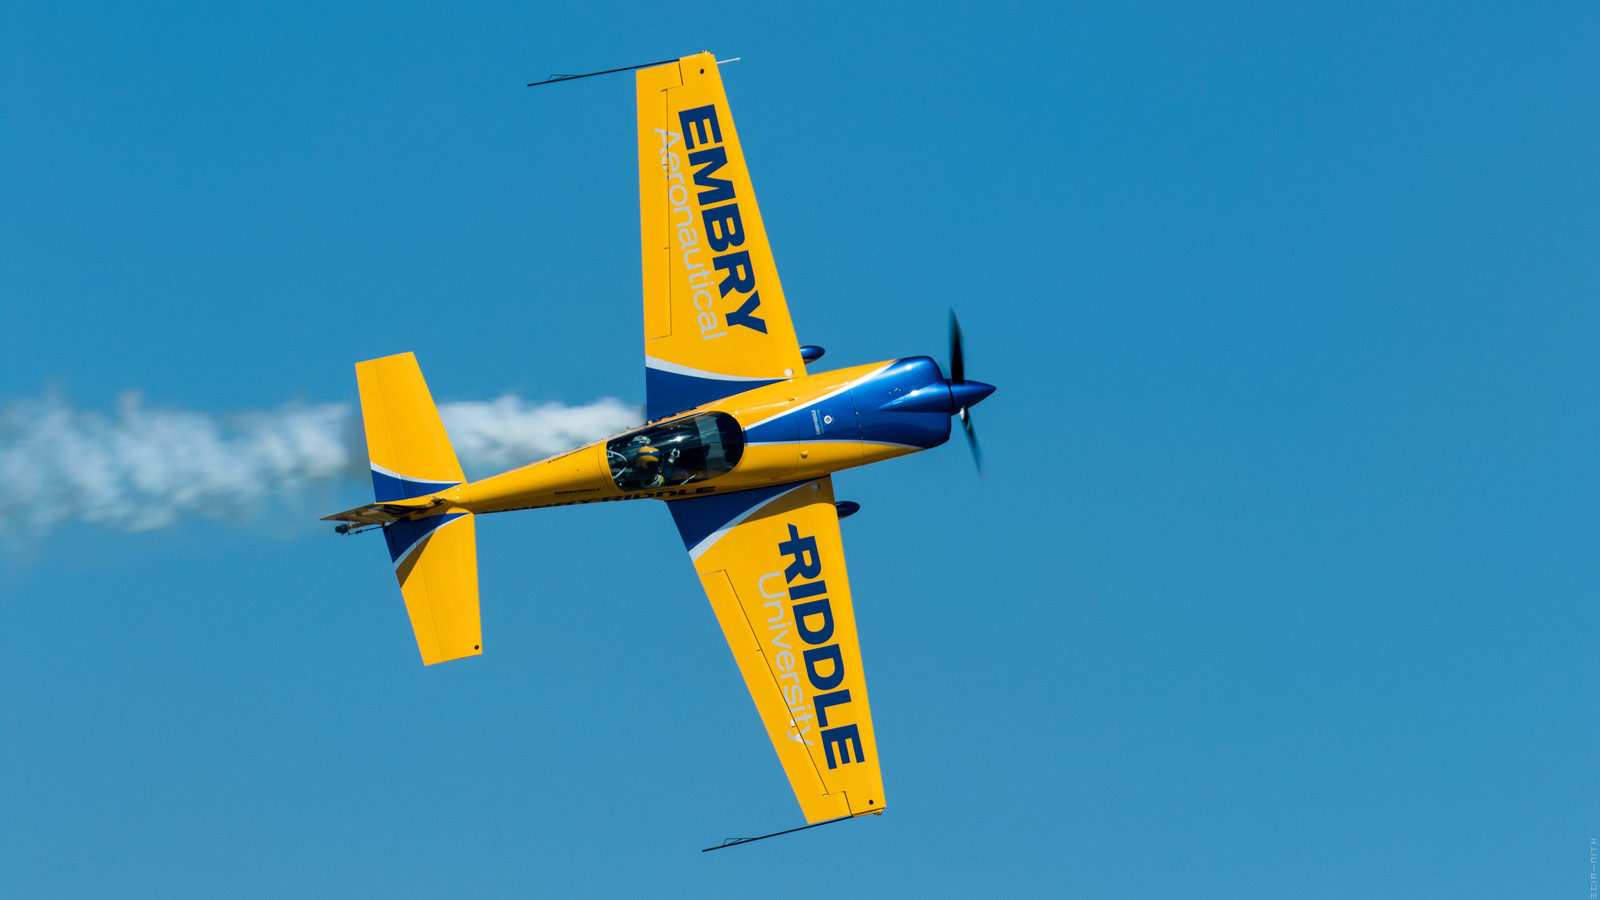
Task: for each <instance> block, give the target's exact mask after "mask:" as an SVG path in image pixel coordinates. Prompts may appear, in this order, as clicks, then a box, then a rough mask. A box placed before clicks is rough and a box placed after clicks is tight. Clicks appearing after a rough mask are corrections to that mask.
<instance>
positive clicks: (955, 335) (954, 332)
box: [950, 309, 967, 381]
mask: <svg viewBox="0 0 1600 900" xmlns="http://www.w3.org/2000/svg"><path fill="white" fill-rule="evenodd" d="M950 380H951V381H966V380H967V367H966V364H965V362H963V360H962V358H961V323H960V322H957V321H956V311H955V310H953V309H952V310H950Z"/></svg>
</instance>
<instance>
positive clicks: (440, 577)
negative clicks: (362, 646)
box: [330, 353, 483, 665]
mask: <svg viewBox="0 0 1600 900" xmlns="http://www.w3.org/2000/svg"><path fill="white" fill-rule="evenodd" d="M356 381H357V382H358V383H359V385H360V389H361V419H362V422H363V424H364V425H365V426H366V430H367V458H368V459H369V460H370V461H371V463H372V489H373V492H374V493H375V494H376V495H377V500H378V502H377V503H375V504H373V505H372V506H370V507H362V508H361V509H359V510H351V511H350V512H349V513H340V514H338V517H339V518H342V519H344V520H345V521H361V519H360V518H359V517H358V516H357V515H354V514H359V513H366V512H369V511H370V512H371V513H372V514H373V515H372V516H371V517H370V519H369V522H370V524H380V523H381V524H382V525H383V536H384V539H385V541H386V542H387V543H388V545H389V558H390V560H391V561H392V562H393V563H394V571H395V575H396V576H397V577H398V578H399V579H400V593H401V594H403V595H404V596H405V600H406V612H407V613H408V614H409V615H410V616H411V628H412V630H413V631H414V632H416V635H417V648H418V649H419V650H421V651H422V662H423V663H424V664H425V665H432V664H433V663H437V662H444V661H445V660H450V659H460V658H461V657H463V656H477V655H478V654H480V653H482V652H483V628H482V625H481V623H480V621H479V617H478V551H477V532H476V526H475V525H474V524H473V521H472V519H473V517H472V513H470V512H467V511H466V510H464V509H462V508H460V507H457V506H452V505H451V504H449V503H448V502H446V501H445V500H444V499H443V498H436V499H435V500H434V501H432V502H428V501H422V502H407V501H414V500H416V498H423V497H428V496H429V495H431V494H435V493H438V492H439V491H443V490H447V489H449V488H452V487H455V486H456V485H458V484H460V483H462V482H463V481H465V480H466V476H465V475H464V474H463V473H462V471H461V464H460V463H459V462H457V461H456V454H455V451H454V450H452V449H451V448H450V438H449V437H448V436H446V434H445V431H444V423H443V422H441V421H440V420H439V411H438V409H436V408H435V407H434V405H433V396H432V395H431V394H429V393H428V385H427V383H426V382H424V381H423V380H422V370H421V369H420V368H418V367H417V358H416V357H415V356H413V355H412V354H410V353H401V354H399V355H396V356H386V357H384V358H382V359H373V360H368V361H366V362H361V363H356ZM330 518H333V517H330ZM383 519H388V520H389V521H386V522H385V521H382V520H383ZM372 520H376V521H372Z"/></svg>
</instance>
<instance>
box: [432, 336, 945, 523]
mask: <svg viewBox="0 0 1600 900" xmlns="http://www.w3.org/2000/svg"><path fill="white" fill-rule="evenodd" d="M941 392H942V396H941ZM949 395H950V391H949V388H948V386H947V385H946V382H945V380H944V376H943V374H942V373H941V372H940V370H939V366H938V364H937V363H935V362H934V361H933V360H932V359H929V358H928V357H925V356H916V357H908V358H905V359H898V360H890V361H887V362H879V363H871V364H868V365H864V366H853V367H850V368H846V369H836V370H833V371H830V372H822V373H818V374H816V375H806V376H802V377H797V378H790V379H786V380H783V381H779V382H775V383H773V384H768V385H764V386H762V387H758V388H754V389H752V390H748V391H744V392H742V393H739V394H734V395H732V396H729V397H724V398H722V399H720V400H717V401H715V402H712V403H708V404H705V405H703V406H699V407H696V408H694V409H690V410H685V411H683V412H681V413H678V414H675V415H672V416H668V417H666V418H663V419H658V420H655V421H652V422H647V423H646V424H644V425H642V426H640V427H639V428H636V429H633V430H630V431H627V432H624V433H622V434H620V435H616V436H613V437H610V438H607V439H605V440H602V441H596V442H594V443H592V444H587V445H585V446H582V447H579V448H577V449H575V450H571V451H568V452H566V453H562V454H560V455H558V456H554V457H551V458H549V459H546V460H542V461H540V462H536V463H532V464H530V465H526V466H522V467H521V468H517V469H512V470H511V471H509V472H504V473H502V474H499V475H495V476H492V477H490V478H485V479H482V480H480V481H473V482H468V483H466V484H461V485H457V486H455V487H452V488H449V489H448V490H444V491H440V492H438V493H437V494H434V495H432V496H433V497H435V498H436V499H438V500H443V501H444V503H441V504H438V505H437V506H435V507H434V508H433V510H430V512H433V511H436V512H438V513H444V512H446V511H451V510H454V511H459V512H473V513H490V512H505V511H508V510H514V509H536V508H540V507H551V506H571V505H576V504H581V503H602V502H608V501H617V500H641V499H647V498H655V499H662V500H676V499H681V498H684V497H694V496H701V495H705V494H711V493H726V492H730V491H742V490H748V489H750V488H757V487H764V486H767V485H771V484H782V483H786V482H793V481H804V480H807V479H812V478H819V477H821V476H823V475H827V474H829V473H830V472H837V471H839V470H841V469H848V468H852V467H854V466H862V465H866V464H867V463H873V462H879V461H881V460H885V459H891V458H893V457H896V456H905V455H907V454H909V453H915V452H917V451H919V450H927V449H929V448H931V447H937V446H939V445H940V444H943V443H944V442H945V441H947V440H949V438H950V415H951V413H952V412H953V411H954V407H953V401H950V400H949Z"/></svg>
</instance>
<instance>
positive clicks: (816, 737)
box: [668, 478, 884, 822]
mask: <svg viewBox="0 0 1600 900" xmlns="http://www.w3.org/2000/svg"><path fill="white" fill-rule="evenodd" d="M668 506H669V508H670V509H671V510H672V517H673V520H674V521H675V522H676V523H677V525H678V532H679V533H680V534H681V535H682V536H683V543H684V546H686V547H687V548H688V549H689V556H690V558H691V559H693V560H694V567H695V571H697V572H699V573H700V583H701V585H702V586H704V587H705V591H706V596H707V597H708V598H710V600H711V608H712V609H713V610H714V611H715V612H716V614H717V621H718V623H720V624H721V625H722V633H723V635H724V636H725V637H727V639H728V646H729V647H730V648H731V649H732V650H733V658H734V660H735V661H737V662H738V664H739V672H740V673H741V674H742V675H743V676H744V680H745V684H746V685H747V686H748V687H749V688H750V697H751V699H752V700H754V701H755V704H756V710H757V711H758V712H759V713H760V714H761V721H762V724H764V725H766V727H767V734H768V735H769V736H770V737H771V738H772V746H773V748H774V749H776V750H777V751H778V759H779V761H781V762H782V763H783V771H784V774H786V775H788V776H789V784H790V785H791V786H792V787H793V788H794V794H795V798H796V799H797V800H799V801H800V809H801V811H802V812H803V813H804V814H805V817H806V821H808V822H820V821H824V820H827V819H836V818H839V817H841V816H859V815H864V814H866V813H878V812H882V811H883V809H884V799H883V776H882V775H881V774H880V772H879V770H878V746H877V742H876V741H875V740H874V739H873V734H872V714H871V710H870V708H869V706H868V703H867V682H866V678H865V676H864V673H863V672H862V668H861V645H860V641H859V640H858V639H857V637H856V617H855V610H854V607H852V605H851V602H850V579H849V578H848V576H847V575H846V572H845V563H844V548H843V545H842V544H841V542H840V539H839V515H838V512H837V511H836V510H835V508H834V505H833V480H832V478H821V479H818V480H816V481H808V482H803V483H801V484H789V485H781V486H777V487H771V488H761V489H757V490H752V491H740V492H737V493H732V494H711V495H708V496H705V497H697V498H693V499H689V500H679V501H675V502H673V503H669V504H668Z"/></svg>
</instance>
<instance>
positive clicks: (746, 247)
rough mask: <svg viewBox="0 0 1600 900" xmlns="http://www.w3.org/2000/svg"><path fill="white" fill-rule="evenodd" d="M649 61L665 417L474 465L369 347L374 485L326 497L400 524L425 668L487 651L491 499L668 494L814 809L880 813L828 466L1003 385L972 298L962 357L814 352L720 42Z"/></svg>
mask: <svg viewBox="0 0 1600 900" xmlns="http://www.w3.org/2000/svg"><path fill="white" fill-rule="evenodd" d="M617 71H620V70H617ZM597 74H599V73H597ZM636 78H637V87H638V131H637V138H638V142H639V220H640V227H639V237H640V247H641V255H642V261H643V265H644V366H645V400H646V412H647V415H648V416H649V421H648V422H646V423H645V424H644V425H642V426H640V427H638V428H635V429H634V430H632V431H629V432H627V433H625V434H620V435H617V436H615V437H612V438H608V439H606V440H602V441H597V442H595V443H592V444H589V445H587V446H584V447H579V448H578V449H576V450H572V451H569V452H567V453H563V454H561V455H559V456H555V457H552V458H550V459H547V460H544V461H542V462H536V463H532V464H531V465H526V466H523V467H521V468H518V469H513V470H511V471H509V472H505V473H503V474H500V475H496V476H494V477H492V478H485V479H483V480H481V481H474V482H470V483H468V482H467V481H466V478H465V476H464V475H463V474H462V471H461V465H460V464H459V463H458V462H457V461H456V457H455V453H454V451H453V450H452V449H451V447H450V440H449V438H448V437H447V436H446V434H445V430H444V426H443V424H442V423H441V422H440V420H439V414H438V412H437V411H436V410H435V408H434V404H433V399H432V397H431V396H430V395H429V393H428V387H427V385H426V384H425V383H424V382H423V380H422V372H421V370H420V369H419V368H418V367H417V362H416V358H415V357H414V356H412V354H410V353H402V354H399V355H397V356H388V357H384V358H382V359H374V360H368V361H367V362H362V363H357V364H356V379H357V382H358V384H359V386H360V393H361V415H362V420H363V423H364V425H365V426H366V435H367V454H368V456H369V458H370V460H371V464H372V483H373V488H374V491H375V493H376V495H377V502H375V503H373V504H371V505H368V506H363V507H359V508H357V509H352V510H348V511H346V512H342V513H337V514H335V515H332V516H328V517H327V518H328V519H329V520H334V521H339V522H340V523H341V524H340V525H339V526H338V529H337V530H338V531H340V532H341V533H355V532H360V531H366V530H370V529H371V528H375V527H377V528H381V529H382V531H383V536H384V538H385V539H386V541H387V542H388V545H389V557H390V559H391V561H392V562H393V563H394V570H395V574H396V575H398V576H399V579H400V592H401V593H402V594H403V595H404V597H405V603H406V611H407V612H408V613H409V614H410V617H411V627H412V629H413V630H414V631H415V632H416V637H417V646H418V648H419V649H420V650H421V651H422V661H423V663H425V664H429V665H431V664H433V663H437V662H443V661H445V660H451V659H460V658H461V657H465V656H476V655H478V654H480V653H482V652H483V638H482V630H481V627H480V624H479V617H478V574H477V557H476V540H475V535H476V528H477V524H476V519H477V516H479V515H481V514H484V513H493V512H505V511H508V510H515V509H538V508H543V507H551V506H570V505H573V504H578V503H601V502H607V501H616V500H644V499H653V500H664V501H666V502H667V508H668V509H669V510H671V512H672V519H673V522H674V523H676V524H677V527H678V533H679V535H680V536H681V537H682V538H683V545H684V547H685V548H686V549H687V550H688V551H689V559H690V561H691V562H692V563H693V565H694V569H695V571H696V572H697V573H698V574H699V576H700V585H701V587H702V588H703V589H704V590H705V593H706V596H707V597H708V598H709V599H710V601H711V608H712V609H713V610H714V611H715V613H716V617H717V621H718V623H720V624H721V626H722V632H723V635H724V636H725V637H726V638H727V641H728V646H729V647H730V648H731V649H732V651H733V656H734V660H735V661H736V662H737V663H738V665H739V671H740V674H742V675H743V676H744V680H745V684H746V685H747V686H748V687H749V690H750V696H751V698H752V699H753V700H754V701H755V705H756V710H757V711H758V712H759V713H760V715H761V721H762V724H763V725H765V726H766V729H767V733H768V735H770V737H771V739H772V746H773V748H774V749H776V750H777V753H778V759H779V761H780V762H781V763H782V764H783V770H784V773H785V774H786V775H787V776H788V778H789V783H790V784H791V785H792V786H793V788H794V793H795V797H796V798H797V799H798V800H799V802H800V809H801V811H802V812H803V814H804V815H805V818H806V821H807V822H809V823H812V824H820V823H822V822H826V821H832V820H837V819H842V818H848V817H852V816H860V815H865V814H869V813H881V812H882V811H883V809H884V805H885V801H884V794H883V780H882V776H881V775H880V773H879V768H878V752H877V749H878V748H877V743H876V742H875V741H874V739H873V732H872V716H871V713H870V711H869V708H868V704H867V684H866V679H865V675H864V671H863V669H862V663H861V650H860V642H859V639H858V637H857V634H856V617H855V612H854V607H853V604H852V601H851V596H850V581H849V578H848V577H847V575H846V572H845V561H844V549H843V545H842V544H841V542H840V536H839V520H840V519H841V518H843V517H844V516H847V515H849V514H850V513H852V512H854V511H855V509H856V505H855V504H853V503H847V502H836V501H835V500H834V494H833V479H832V477H831V473H833V472H837V471H839V470H840V469H847V468H851V467H853V466H861V465H865V464H867V463H872V462H878V461H879V460H885V459H890V458H892V457H896V456H904V455H906V454H909V453H915V452H917V451H919V450H927V449H929V448H931V447H937V446H938V445H940V444H943V443H944V442H945V441H947V440H948V439H949V437H950V427H951V426H950V417H951V416H952V415H955V416H959V417H960V418H961V419H962V422H963V425H964V426H965V427H966V430H967V434H968V436H969V439H971V438H972V431H971V418H970V417H969V415H968V413H967V410H968V408H969V407H971V406H972V405H974V404H976V403H977V402H978V401H980V400H982V399H983V398H985V397H987V396H988V395H989V394H990V393H991V392H993V390H994V388H993V387H992V386H990V385H987V384H983V383H982V382H977V381H967V380H965V378H964V377H963V371H962V368H963V366H962V355H961V339H960V331H959V328H958V327H957V326H956V323H955V317H954V315H952V316H951V322H950V324H951V342H950V357H951V358H950V377H948V378H946V377H945V375H944V374H943V373H942V372H941V371H940V369H939V366H938V364H937V363H935V362H934V361H933V360H932V359H930V358H928V357H926V356H913V357H906V358H902V359H892V360H888V361H885V362H875V363H870V364H868V365H863V366H852V367H849V368H845V369H836V370H834V371H831V372H819V373H816V374H811V373H809V372H808V371H807V370H806V365H807V364H808V363H814V362H815V361H816V360H817V359H818V358H819V357H821V356H822V349H821V348H819V347H810V346H807V347H802V346H800V344H799V342H798V341H797V340H796V339H795V332H794V326H793V325H792V324H791V323H790V320H789V307H788V305H787V303H785V301H784V296H783V288H782V287H781V286H780V285H779V282H778V272H777V269H776V268H775V267H774V265H773V261H772V251H771V249H770V248H769V247H768V245H767V233H766V229H765V228H764V227H763V225H762V222H761V214H760V212H759V210H758V209H757V207H756V197H755V192H754V191H753V190H752V188H751V184H750V175H749V172H748V170H747V169H746V167H745V157H744V151H743V148H742V147H741V146H740V143H739V136H738V134H737V133H736V132H735V131H734V127H733V116H732V115H731V114H730V113H729V112H728V101H727V97H726V96H725V94H724V92H723V88H722V81H721V79H720V78H719V76H718V73H717V61H716V59H715V58H714V57H713V56H712V55H711V54H709V53H701V54H698V55H695V56H686V57H683V58H682V59H678V60H673V61H671V62H668V63H665V64H653V65H651V66H650V67H649V68H639V70H638V72H637V76H636ZM972 448H973V452H974V455H975V456H976V453H977V443H976V441H975V440H973V442H972ZM805 827H809V826H805Z"/></svg>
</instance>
